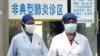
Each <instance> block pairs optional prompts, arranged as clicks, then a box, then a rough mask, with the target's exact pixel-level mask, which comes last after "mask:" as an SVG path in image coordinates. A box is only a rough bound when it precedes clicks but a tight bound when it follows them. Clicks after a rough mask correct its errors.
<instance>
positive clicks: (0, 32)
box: [0, 0, 4, 56]
mask: <svg viewBox="0 0 100 56" xmlns="http://www.w3.org/2000/svg"><path fill="white" fill-rule="evenodd" d="M3 40H4V17H3V0H0V56H4V55H3V53H4V48H3V47H4V41H3Z"/></svg>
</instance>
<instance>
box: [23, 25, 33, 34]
mask: <svg viewBox="0 0 100 56" xmlns="http://www.w3.org/2000/svg"><path fill="white" fill-rule="evenodd" d="M34 29H35V24H33V25H28V24H25V31H26V32H28V33H30V34H32V33H33V32H34Z"/></svg>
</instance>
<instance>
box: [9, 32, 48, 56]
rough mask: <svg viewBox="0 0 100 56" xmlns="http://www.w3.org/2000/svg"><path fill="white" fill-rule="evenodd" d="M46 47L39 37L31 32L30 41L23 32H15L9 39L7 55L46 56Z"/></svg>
mask: <svg viewBox="0 0 100 56" xmlns="http://www.w3.org/2000/svg"><path fill="white" fill-rule="evenodd" d="M47 55H48V49H47V47H46V46H45V44H44V42H43V40H42V39H41V37H39V36H38V35H37V34H35V33H33V37H32V43H31V42H30V40H29V37H28V36H27V35H26V33H25V32H22V33H19V34H17V35H16V36H15V37H13V39H12V41H11V45H10V48H9V50H8V54H7V56H47Z"/></svg>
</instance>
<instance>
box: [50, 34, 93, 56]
mask: <svg viewBox="0 0 100 56" xmlns="http://www.w3.org/2000/svg"><path fill="white" fill-rule="evenodd" d="M48 56H92V52H91V49H90V46H89V42H88V40H87V38H86V37H85V36H83V35H81V34H79V33H76V36H75V39H74V41H73V44H72V45H71V44H70V42H69V40H68V38H67V36H66V34H65V32H63V33H61V34H59V35H56V36H55V37H54V38H53V39H52V43H51V46H50V50H49V54H48Z"/></svg>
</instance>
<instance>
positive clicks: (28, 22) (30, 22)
mask: <svg viewBox="0 0 100 56" xmlns="http://www.w3.org/2000/svg"><path fill="white" fill-rule="evenodd" d="M26 24H28V25H32V24H34V20H28V21H27V22H26Z"/></svg>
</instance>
